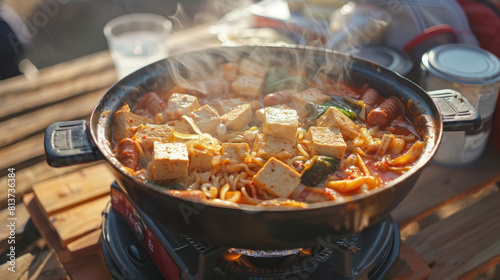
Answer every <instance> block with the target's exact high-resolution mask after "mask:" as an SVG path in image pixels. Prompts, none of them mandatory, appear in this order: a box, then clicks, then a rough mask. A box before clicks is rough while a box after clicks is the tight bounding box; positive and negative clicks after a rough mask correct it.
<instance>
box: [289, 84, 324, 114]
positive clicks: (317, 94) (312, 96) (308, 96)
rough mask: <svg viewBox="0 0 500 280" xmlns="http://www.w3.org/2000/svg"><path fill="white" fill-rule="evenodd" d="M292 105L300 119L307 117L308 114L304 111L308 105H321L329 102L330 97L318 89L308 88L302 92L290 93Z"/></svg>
mask: <svg viewBox="0 0 500 280" xmlns="http://www.w3.org/2000/svg"><path fill="white" fill-rule="evenodd" d="M291 98H292V105H293V107H294V108H295V109H297V111H298V112H299V115H300V116H301V117H305V116H307V114H308V112H307V110H306V109H305V107H306V105H307V104H308V103H310V102H311V103H314V104H323V103H325V101H328V100H330V97H329V96H328V95H326V94H323V93H322V92H321V91H320V90H319V89H316V88H309V89H306V90H304V91H300V92H294V93H292V96H291Z"/></svg>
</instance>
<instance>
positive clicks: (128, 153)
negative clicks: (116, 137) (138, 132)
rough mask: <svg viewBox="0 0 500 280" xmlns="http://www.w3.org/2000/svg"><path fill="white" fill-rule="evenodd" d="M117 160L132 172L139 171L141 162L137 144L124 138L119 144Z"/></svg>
mask: <svg viewBox="0 0 500 280" xmlns="http://www.w3.org/2000/svg"><path fill="white" fill-rule="evenodd" d="M116 158H117V159H118V160H119V161H120V162H121V163H122V164H123V165H124V166H125V167H128V168H130V169H132V170H134V171H135V170H137V165H138V162H139V151H138V150H137V146H136V143H135V141H134V140H133V139H131V138H124V139H122V141H120V143H119V144H118V149H117V150H116Z"/></svg>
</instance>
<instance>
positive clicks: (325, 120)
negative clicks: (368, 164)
mask: <svg viewBox="0 0 500 280" xmlns="http://www.w3.org/2000/svg"><path fill="white" fill-rule="evenodd" d="M316 125H317V126H323V127H336V128H338V129H340V132H342V135H343V136H344V138H346V139H349V140H352V139H354V138H356V136H358V134H359V133H358V130H357V129H356V124H355V123H354V122H353V121H352V120H351V119H350V118H349V117H347V116H346V115H344V114H343V113H342V112H341V111H339V110H338V109H337V108H334V107H330V108H329V109H328V110H327V111H326V112H325V113H324V114H323V115H322V116H321V117H319V118H318V119H316Z"/></svg>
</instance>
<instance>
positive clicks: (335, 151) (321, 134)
mask: <svg viewBox="0 0 500 280" xmlns="http://www.w3.org/2000/svg"><path fill="white" fill-rule="evenodd" d="M307 140H309V142H310V143H311V146H310V147H311V148H310V149H311V154H312V156H314V155H323V156H332V157H336V158H338V159H340V160H342V159H343V158H344V153H345V150H346V148H347V145H346V143H345V141H344V138H343V137H342V133H341V132H340V129H338V128H336V127H319V126H311V127H310V128H309V131H308V132H307Z"/></svg>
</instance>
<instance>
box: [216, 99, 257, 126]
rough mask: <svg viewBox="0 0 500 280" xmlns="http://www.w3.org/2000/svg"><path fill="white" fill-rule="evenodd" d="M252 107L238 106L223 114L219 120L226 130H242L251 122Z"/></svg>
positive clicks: (246, 105) (248, 105) (247, 105)
mask: <svg viewBox="0 0 500 280" xmlns="http://www.w3.org/2000/svg"><path fill="white" fill-rule="evenodd" d="M252 117H253V115H252V107H251V106H250V104H243V105H239V106H238V107H236V108H234V109H233V110H231V111H229V112H227V113H225V114H224V115H222V117H220V120H221V121H222V122H223V123H224V124H225V125H226V127H227V129H228V130H235V131H240V130H243V129H244V128H245V127H246V126H247V125H248V124H249V123H250V122H251V121H252Z"/></svg>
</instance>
